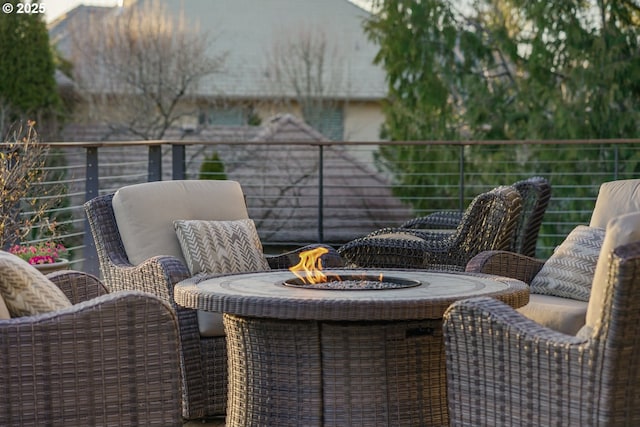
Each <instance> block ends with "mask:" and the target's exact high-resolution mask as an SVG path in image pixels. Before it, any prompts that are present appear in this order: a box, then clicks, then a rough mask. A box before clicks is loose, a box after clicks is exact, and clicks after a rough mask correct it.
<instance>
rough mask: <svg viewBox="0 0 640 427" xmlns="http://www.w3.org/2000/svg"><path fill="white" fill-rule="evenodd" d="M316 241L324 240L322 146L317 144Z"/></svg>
mask: <svg viewBox="0 0 640 427" xmlns="http://www.w3.org/2000/svg"><path fill="white" fill-rule="evenodd" d="M318 155H319V159H318V243H322V242H324V146H322V145H319V146H318Z"/></svg>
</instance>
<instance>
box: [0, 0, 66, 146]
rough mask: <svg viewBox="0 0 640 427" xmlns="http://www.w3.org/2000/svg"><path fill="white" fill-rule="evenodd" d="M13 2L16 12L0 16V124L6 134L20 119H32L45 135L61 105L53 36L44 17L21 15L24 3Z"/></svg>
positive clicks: (11, 0) (11, 1) (16, 0)
mask: <svg viewBox="0 0 640 427" xmlns="http://www.w3.org/2000/svg"><path fill="white" fill-rule="evenodd" d="M5 3H6V2H5ZM9 3H11V4H13V6H14V7H13V12H12V13H2V14H0V70H2V73H0V108H1V109H2V117H1V118H2V120H3V121H2V123H0V125H2V129H3V132H4V130H5V129H6V128H7V126H8V125H10V124H11V123H12V122H15V121H16V120H18V119H32V120H36V121H37V122H38V126H39V128H40V134H41V135H42V134H43V131H42V129H43V127H45V123H44V122H45V121H47V120H49V119H52V118H54V114H55V113H56V112H57V111H58V109H59V108H60V105H61V102H60V97H59V95H58V92H57V88H56V81H55V76H54V73H55V66H54V61H53V55H52V51H51V48H50V46H49V33H48V31H47V27H46V24H45V22H44V16H43V15H42V14H28V13H25V14H18V13H16V11H17V10H18V6H17V5H18V3H20V2H19V1H18V0H10V1H9ZM46 127H47V128H48V129H51V127H49V126H46Z"/></svg>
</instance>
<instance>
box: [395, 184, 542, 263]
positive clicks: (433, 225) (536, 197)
mask: <svg viewBox="0 0 640 427" xmlns="http://www.w3.org/2000/svg"><path fill="white" fill-rule="evenodd" d="M512 186H513V187H514V188H515V189H516V190H518V193H520V197H521V198H522V213H521V215H520V219H519V221H518V224H517V226H516V234H515V239H514V240H513V247H512V248H511V249H510V251H511V252H516V253H520V254H523V255H527V256H530V257H534V256H535V254H536V245H537V241H538V233H539V232H540V226H541V225H542V217H543V216H544V213H545V212H546V210H547V207H548V206H549V200H550V199H551V184H549V181H547V180H546V179H545V178H543V177H540V176H534V177H531V178H528V179H525V180H522V181H518V182H516V183H514V184H512ZM462 216H463V212H460V211H439V212H433V213H431V214H429V215H426V216H423V217H418V218H413V219H411V220H409V221H407V222H405V223H403V224H402V225H400V228H410V229H431V230H450V229H455V228H456V227H458V225H460V221H461V220H462Z"/></svg>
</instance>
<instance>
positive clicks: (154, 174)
mask: <svg viewBox="0 0 640 427" xmlns="http://www.w3.org/2000/svg"><path fill="white" fill-rule="evenodd" d="M51 146H52V147H55V149H53V150H51V151H50V153H49V156H58V157H59V158H58V159H57V160H58V161H56V162H53V163H54V164H57V165H60V164H62V165H63V166H56V168H57V170H56V172H57V174H58V175H57V176H59V172H60V170H63V171H64V172H65V173H64V178H62V179H60V180H58V181H57V182H56V184H57V185H58V187H60V186H61V187H62V188H64V194H62V196H63V198H64V200H65V203H63V204H61V205H59V206H58V207H56V210H55V212H52V214H55V215H56V216H57V217H58V218H59V221H60V224H62V225H64V227H61V229H62V230H63V232H62V234H61V235H60V236H59V237H60V240H62V241H63V242H64V244H65V246H67V247H68V248H69V249H70V253H71V254H72V257H71V258H72V259H71V263H72V268H75V269H79V270H83V271H87V272H91V273H94V274H99V268H98V261H97V256H96V252H95V248H94V246H93V238H92V236H91V234H90V232H89V229H88V225H87V223H86V219H85V215H84V208H83V203H84V202H85V201H87V200H89V199H91V198H93V197H96V196H97V195H99V194H106V193H111V192H114V191H116V190H117V189H118V188H120V187H122V186H124V185H131V184H137V183H142V182H147V181H158V180H168V179H233V180H236V181H238V182H240V184H241V185H242V187H243V190H244V192H245V194H246V202H247V207H248V210H249V215H250V217H251V218H252V219H253V220H254V221H255V223H256V227H257V229H258V232H259V234H260V237H261V240H262V243H263V245H264V247H265V250H266V251H269V252H271V253H276V252H278V251H282V250H287V249H290V248H291V247H294V246H299V245H304V244H308V243H313V242H324V243H327V244H331V245H335V246H336V247H337V246H340V245H341V244H343V243H345V242H347V241H349V240H351V239H353V238H356V237H360V236H362V235H364V234H366V233H369V232H371V231H373V230H376V229H378V228H382V227H392V226H397V225H399V224H401V223H402V222H404V221H406V220H408V219H411V218H413V217H416V216H422V215H427V214H429V213H431V212H434V211H438V210H443V209H456V210H464V209H465V208H466V206H467V205H468V204H469V202H470V201H471V199H472V198H473V197H474V196H476V195H477V194H479V193H481V192H484V191H488V190H489V189H491V188H493V187H496V186H498V185H504V184H511V183H513V182H516V181H518V180H520V179H525V178H527V177H530V176H534V175H539V176H543V177H545V178H547V179H548V180H549V181H550V182H551V185H552V196H551V202H550V204H549V208H548V209H547V211H546V214H545V216H544V219H543V226H542V229H541V232H540V236H539V240H538V253H537V255H539V256H540V257H546V256H548V255H550V253H551V252H552V251H553V248H554V247H555V246H556V245H558V244H559V243H560V242H561V241H562V240H563V239H564V237H565V236H566V235H567V234H568V233H569V231H571V229H572V228H573V227H575V226H576V225H578V224H588V222H589V220H590V216H591V211H592V210H593V205H594V201H595V199H596V196H597V193H598V189H599V186H600V184H601V183H602V182H606V181H611V180H615V179H627V178H633V177H637V176H638V173H639V172H640V156H638V155H637V154H636V153H639V152H640V151H638V148H640V139H617V140H581V141H491V142H487V141H410V142H378V143H371V142H335V141H331V142H318V141H314V142H305V141H301V142H286V143H285V142H225V143H221V142H203V141H134V142H130V141H128V142H124V141H123V142H86V143H78V142H74V143H64V142H61V143H51ZM212 203H215V201H212ZM149 215H153V212H150V213H149Z"/></svg>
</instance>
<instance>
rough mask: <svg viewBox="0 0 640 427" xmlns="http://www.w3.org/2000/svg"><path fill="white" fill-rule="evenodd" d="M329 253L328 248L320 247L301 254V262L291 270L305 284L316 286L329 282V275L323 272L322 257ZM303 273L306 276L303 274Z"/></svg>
mask: <svg viewBox="0 0 640 427" xmlns="http://www.w3.org/2000/svg"><path fill="white" fill-rule="evenodd" d="M327 252H329V250H328V249H327V248H323V247H319V248H315V249H310V250H308V251H304V252H300V262H299V263H297V264H296V265H294V266H293V267H290V268H289V271H291V272H292V273H293V274H295V275H296V276H297V277H298V278H299V279H300V280H302V282H303V283H305V284H316V283H323V282H326V281H327V275H326V274H324V273H323V272H322V259H320V257H321V256H322V255H324V254H326V253H327ZM302 272H304V273H306V274H301V273H302Z"/></svg>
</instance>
